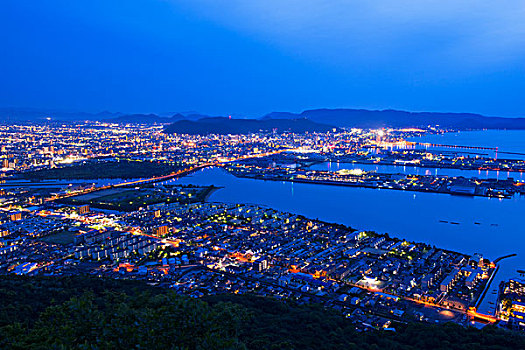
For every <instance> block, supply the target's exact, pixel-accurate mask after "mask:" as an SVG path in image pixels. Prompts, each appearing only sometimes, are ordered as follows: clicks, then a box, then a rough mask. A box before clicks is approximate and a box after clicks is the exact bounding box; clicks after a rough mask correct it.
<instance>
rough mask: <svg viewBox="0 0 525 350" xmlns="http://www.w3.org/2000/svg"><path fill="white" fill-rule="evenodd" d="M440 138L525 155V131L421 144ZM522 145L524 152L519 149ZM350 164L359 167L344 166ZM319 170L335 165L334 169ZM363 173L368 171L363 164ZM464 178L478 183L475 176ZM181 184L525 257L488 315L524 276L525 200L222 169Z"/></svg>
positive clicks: (508, 268)
mask: <svg viewBox="0 0 525 350" xmlns="http://www.w3.org/2000/svg"><path fill="white" fill-rule="evenodd" d="M434 137H437V138H438V139H439V143H442V144H452V143H456V144H462V145H467V144H469V143H470V144H471V145H478V146H485V147H491V145H493V142H494V141H493V139H492V138H494V139H495V140H499V141H500V142H501V143H499V144H498V147H499V149H500V150H502V149H506V150H509V152H510V151H512V152H519V151H520V150H521V151H522V152H525V131H518V132H514V131H513V132H508V131H490V132H487V134H485V132H473V133H472V134H471V133H465V132H463V133H459V134H445V135H437V136H436V135H431V136H428V137H424V138H420V139H419V140H420V141H421V142H437V141H436V140H433V138H434ZM520 140H521V141H520ZM504 141H508V142H507V143H505V142H504ZM520 142H521V148H520V147H517V144H519V143H520ZM347 165H350V166H353V164H345V165H344V166H347ZM317 166H318V167H323V166H324V167H328V166H330V167H331V166H336V165H334V163H332V164H331V165H330V164H321V165H317ZM340 166H343V165H342V164H341V165H340ZM356 167H359V168H363V167H362V165H356ZM400 168H402V167H400ZM332 170H335V169H332ZM378 170H379V169H378ZM385 170H387V169H385ZM404 170H405V171H406V169H404ZM416 170H417V169H416ZM419 170H420V171H422V173H425V171H426V170H431V171H435V169H419ZM442 170H445V169H438V170H437V171H439V172H440V174H444V175H445V174H446V173H445V172H441V171H442ZM447 171H449V170H447ZM458 171H459V170H458ZM403 172H404V171H403ZM476 172H477V171H476ZM465 175H467V176H471V174H468V173H465ZM490 177H492V176H490ZM174 181H176V182H178V183H183V184H198V185H212V184H213V185H216V186H223V187H224V188H223V189H221V190H219V191H216V192H215V193H213V194H212V196H211V197H210V200H211V201H219V202H230V203H255V204H259V205H265V206H269V207H272V208H275V209H278V210H282V211H288V212H293V213H298V214H302V215H305V216H307V217H312V218H319V219H321V220H324V221H328V222H336V223H343V224H347V225H349V226H352V227H354V228H356V229H359V230H375V231H377V232H381V233H389V234H390V235H391V236H396V237H399V238H404V239H407V240H410V241H416V242H426V243H430V244H433V245H435V246H437V247H440V248H445V249H450V250H455V251H460V252H463V253H466V254H474V253H481V254H483V255H484V256H486V257H488V258H490V259H495V258H498V257H500V256H504V255H507V254H512V253H517V254H518V256H516V257H513V258H509V259H505V260H503V261H502V262H501V268H500V270H499V272H498V275H497V276H496V279H495V280H494V282H493V283H492V285H491V289H490V290H489V292H488V293H487V297H486V298H485V300H484V302H483V304H482V305H481V308H480V309H481V310H482V311H485V312H488V311H492V310H491V309H492V308H493V306H492V305H491V304H489V302H493V301H494V300H495V294H493V291H494V290H495V289H497V286H498V284H499V282H500V281H501V280H503V279H508V278H509V277H512V276H515V275H517V272H516V270H517V269H525V215H524V214H525V197H520V196H516V197H514V198H512V199H495V198H482V197H465V196H451V195H447V194H435V193H419V192H418V193H416V192H408V191H394V190H386V189H365V188H351V187H341V186H330V185H315V184H301V183H290V182H275V181H263V180H253V179H241V178H236V177H234V176H233V175H231V174H229V173H227V172H226V171H224V170H223V169H220V168H208V169H204V170H201V171H199V172H197V173H194V174H192V175H190V176H187V177H184V178H181V179H177V180H174ZM442 221H448V222H449V223H443V222H442ZM450 222H456V223H459V224H451V223H450Z"/></svg>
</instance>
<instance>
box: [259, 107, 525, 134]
mask: <svg viewBox="0 0 525 350" xmlns="http://www.w3.org/2000/svg"><path fill="white" fill-rule="evenodd" d="M275 118H281V119H282V118H288V119H297V118H307V119H310V120H312V121H315V122H318V123H327V124H332V125H337V126H340V127H357V128H379V127H396V128H404V127H425V126H429V125H439V126H441V127H445V128H453V129H525V118H501V117H485V116H483V115H480V114H473V113H434V112H405V111H396V110H391V109H388V110H381V111H373V110H366V109H313V110H307V111H304V112H302V113H299V114H295V113H289V112H273V113H269V114H267V115H266V116H264V117H263V119H275Z"/></svg>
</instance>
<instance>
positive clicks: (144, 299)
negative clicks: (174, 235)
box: [0, 276, 525, 350]
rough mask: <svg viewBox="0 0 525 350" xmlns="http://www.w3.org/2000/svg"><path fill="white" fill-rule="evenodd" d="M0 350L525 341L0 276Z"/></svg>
mask: <svg viewBox="0 0 525 350" xmlns="http://www.w3.org/2000/svg"><path fill="white" fill-rule="evenodd" d="M0 348H1V349H257V350H263V349H507V348H508V349H510V348H513V349H523V348H525V337H523V336H522V335H521V334H518V333H511V332H510V331H505V330H501V329H497V328H495V327H486V328H484V329H483V330H477V329H474V328H469V329H465V328H462V327H460V326H456V325H453V324H446V325H441V326H430V325H424V324H415V323H414V324H410V325H405V326H401V325H398V326H397V332H395V333H394V332H386V331H369V332H365V333H359V332H356V331H355V330H354V327H353V326H352V323H351V321H350V320H347V319H344V318H342V317H341V316H339V315H338V314H335V313H332V312H331V311H327V310H324V309H323V308H321V307H319V306H315V305H314V306H299V305H294V304H290V303H283V302H279V301H276V300H272V299H267V298H261V297H255V296H238V295H223V296H214V297H209V298H207V299H205V300H196V299H191V298H188V297H183V296H179V295H176V294H173V293H171V292H170V291H167V290H166V289H161V288H155V287H149V286H147V285H145V284H143V283H139V282H132V281H115V280H101V279H95V278H90V277H67V278H28V277H17V276H8V277H5V276H4V277H2V279H0Z"/></svg>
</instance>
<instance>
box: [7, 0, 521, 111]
mask: <svg viewBox="0 0 525 350" xmlns="http://www.w3.org/2000/svg"><path fill="white" fill-rule="evenodd" d="M0 28H1V34H0V47H1V51H0V67H1V68H0V82H1V85H0V106H1V107H37V108H53V109H64V110H78V111H87V112H98V111H101V110H111V111H119V112H158V113H164V112H179V111H180V112H184V111H199V112H202V113H208V114H223V115H227V114H233V115H237V116H259V115H262V114H265V113H267V112H270V111H292V112H299V111H302V110H304V109H311V108H325V107H326V108H339V107H341V108H343V107H348V108H370V109H385V108H395V109H404V110H411V111H451V112H475V113H482V114H486V115H499V116H525V98H524V96H525V2H523V1H507V0H500V1H484V0H462V1H458V0H454V1H452V0H440V1H424V0H414V1H408V0H395V1H394V0H386V1H379V0H378V1H373V0H371V1H350V0H348V1H342V0H330V1H328V0H327V1H321V0H317V1H316V0H293V1H286V0H275V1H274V0H264V1H263V0H261V1H255V0H230V1H221V0H187V1H175V0H171V1H170V0H166V1H155V0H143V1H139V0H122V1H111V0H63V1H59V0H45V1H43V0H34V1H26V0H5V1H2V2H1V3H0Z"/></svg>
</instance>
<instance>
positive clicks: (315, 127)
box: [164, 117, 338, 135]
mask: <svg viewBox="0 0 525 350" xmlns="http://www.w3.org/2000/svg"><path fill="white" fill-rule="evenodd" d="M337 129H338V128H337V127H335V126H331V125H327V124H322V123H316V122H313V121H311V120H308V119H305V118H298V119H272V118H266V119H263V120H261V119H230V118H224V117H213V118H202V119H199V120H197V121H192V120H179V121H177V122H175V123H172V124H170V125H168V126H166V128H165V129H164V132H166V133H177V134H190V135H206V134H249V133H256V132H260V131H274V130H275V131H276V132H294V133H304V132H327V131H331V130H337Z"/></svg>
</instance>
